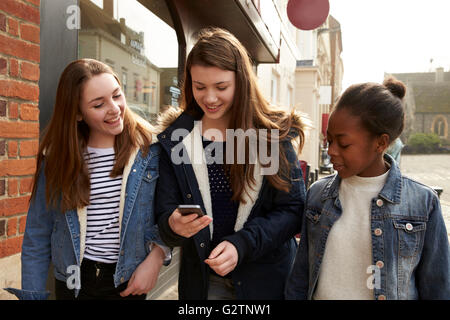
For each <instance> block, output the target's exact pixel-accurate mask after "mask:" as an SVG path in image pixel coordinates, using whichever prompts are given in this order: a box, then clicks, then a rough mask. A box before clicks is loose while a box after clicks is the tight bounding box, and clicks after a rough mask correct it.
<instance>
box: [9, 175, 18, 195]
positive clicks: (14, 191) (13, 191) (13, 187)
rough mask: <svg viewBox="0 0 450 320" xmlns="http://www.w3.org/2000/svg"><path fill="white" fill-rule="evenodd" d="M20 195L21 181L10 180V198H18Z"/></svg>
mask: <svg viewBox="0 0 450 320" xmlns="http://www.w3.org/2000/svg"><path fill="white" fill-rule="evenodd" d="M18 194H19V180H17V179H15V178H14V179H12V178H9V179H8V196H10V197H12V196H17V195H18Z"/></svg>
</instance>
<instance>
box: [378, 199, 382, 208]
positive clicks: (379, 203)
mask: <svg viewBox="0 0 450 320" xmlns="http://www.w3.org/2000/svg"><path fill="white" fill-rule="evenodd" d="M383 203H384V202H383V200H381V199H378V200H377V206H379V207H382V206H383Z"/></svg>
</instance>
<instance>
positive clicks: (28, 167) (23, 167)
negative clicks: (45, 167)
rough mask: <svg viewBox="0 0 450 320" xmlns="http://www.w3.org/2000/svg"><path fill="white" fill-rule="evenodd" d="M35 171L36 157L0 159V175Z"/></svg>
mask: <svg viewBox="0 0 450 320" xmlns="http://www.w3.org/2000/svg"><path fill="white" fill-rule="evenodd" d="M35 172H36V159H18V160H2V161H0V176H26V175H31V174H34V173H35Z"/></svg>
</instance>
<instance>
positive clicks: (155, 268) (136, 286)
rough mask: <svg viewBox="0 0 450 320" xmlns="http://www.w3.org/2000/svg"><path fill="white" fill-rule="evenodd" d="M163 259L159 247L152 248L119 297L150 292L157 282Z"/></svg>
mask: <svg viewBox="0 0 450 320" xmlns="http://www.w3.org/2000/svg"><path fill="white" fill-rule="evenodd" d="M164 258H165V254H164V251H163V250H162V249H161V248H160V247H159V246H157V245H156V246H154V248H153V249H152V251H150V253H149V255H148V256H147V258H145V260H144V261H142V263H141V264H140V265H139V266H138V267H137V268H136V270H135V271H134V272H133V274H132V275H131V278H130V280H129V281H128V285H127V288H126V289H125V290H124V291H122V292H121V293H120V296H122V297H126V296H128V295H130V294H132V295H141V294H147V293H148V292H149V291H150V290H152V289H153V287H154V286H155V284H156V281H157V280H158V275H159V270H160V269H161V266H162V264H163V262H164Z"/></svg>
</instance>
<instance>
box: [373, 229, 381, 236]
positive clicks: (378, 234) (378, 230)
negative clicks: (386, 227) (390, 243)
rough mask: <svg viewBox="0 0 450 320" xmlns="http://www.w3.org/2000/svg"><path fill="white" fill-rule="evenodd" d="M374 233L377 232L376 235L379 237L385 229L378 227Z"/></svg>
mask: <svg viewBox="0 0 450 320" xmlns="http://www.w3.org/2000/svg"><path fill="white" fill-rule="evenodd" d="M373 233H375V235H376V236H377V237H379V236H381V235H382V234H383V230H381V229H380V228H376V229H375V230H374V231H373Z"/></svg>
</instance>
